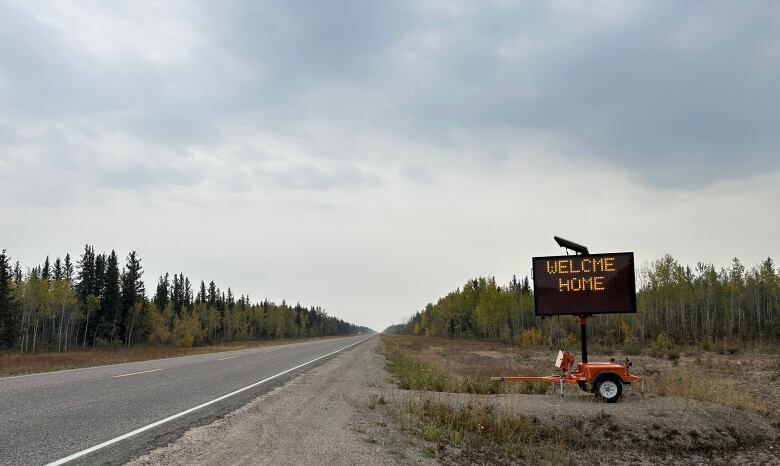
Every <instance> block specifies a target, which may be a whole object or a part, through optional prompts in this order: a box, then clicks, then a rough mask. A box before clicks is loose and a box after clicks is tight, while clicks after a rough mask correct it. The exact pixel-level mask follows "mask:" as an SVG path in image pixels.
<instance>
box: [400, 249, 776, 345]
mask: <svg viewBox="0 0 780 466" xmlns="http://www.w3.org/2000/svg"><path fill="white" fill-rule="evenodd" d="M637 287H638V290H637V312H636V313H635V314H610V315H599V316H594V317H593V318H591V319H589V320H588V332H589V334H588V335H589V338H590V339H591V341H594V342H596V343H598V344H602V345H608V346H612V345H623V346H626V347H637V346H645V345H648V344H667V345H668V344H680V345H700V346H702V347H704V348H708V347H714V346H717V345H724V344H729V345H735V344H742V343H754V344H761V345H763V344H767V345H775V344H777V343H780V270H777V269H776V268H775V265H774V262H773V261H772V259H771V258H767V259H766V260H764V261H762V262H761V263H760V264H759V265H757V266H755V267H751V268H746V267H745V266H744V265H743V264H742V263H741V262H740V261H739V259H736V258H735V259H733V261H732V263H731V265H730V266H729V267H728V268H721V269H716V267H715V266H714V265H712V264H705V263H701V262H700V263H698V264H697V265H696V266H695V267H693V268H692V267H690V266H684V265H682V264H680V263H679V262H678V261H676V260H675V259H674V258H673V257H672V256H670V255H666V256H664V257H662V258H660V259H657V260H655V261H653V262H652V263H650V264H648V265H646V266H644V267H642V268H640V269H639V270H638V271H637ZM386 331H387V332H391V333H404V334H411V335H429V336H441V337H462V338H478V339H485V340H493V341H502V342H506V343H515V344H519V345H524V344H545V345H549V346H551V347H563V348H571V347H574V345H576V343H577V341H578V331H579V330H578V323H577V319H576V318H574V317H571V316H560V317H557V316H556V317H553V318H546V319H542V318H540V317H536V316H535V315H534V298H533V290H532V286H531V284H530V283H529V279H528V277H525V278H523V279H522V280H518V279H517V278H516V277H513V278H512V280H511V281H510V282H509V284H508V285H505V286H501V285H497V284H496V280H495V278H492V277H480V278H476V279H473V280H469V281H468V282H467V283H466V284H465V285H463V288H459V289H457V290H455V291H453V292H451V293H449V294H448V295H447V296H444V297H443V298H441V299H439V300H438V301H437V302H436V303H435V304H433V303H430V304H428V305H427V306H425V308H424V309H422V310H420V311H419V312H417V313H415V314H414V315H413V316H412V317H411V318H410V319H409V320H408V321H406V322H405V323H403V324H399V325H396V326H393V327H391V328H389V329H388V330H386Z"/></svg>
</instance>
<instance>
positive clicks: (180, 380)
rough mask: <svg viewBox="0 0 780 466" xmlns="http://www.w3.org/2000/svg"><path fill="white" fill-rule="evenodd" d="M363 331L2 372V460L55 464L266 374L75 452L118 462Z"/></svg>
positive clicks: (88, 460) (93, 460)
mask: <svg viewBox="0 0 780 466" xmlns="http://www.w3.org/2000/svg"><path fill="white" fill-rule="evenodd" d="M364 339H366V336H365V335H363V336H357V337H347V338H338V339H328V340H315V341H307V342H303V343H294V344H289V345H278V346H266V347H262V348H253V349H246V350H238V351H229V352H222V353H211V354H203V355H197V356H185V357H180V358H169V359H159V360H154V361H142V362H134V363H128V364H117V365H112V366H101V367H93V368H85V369H75V370H68V371H60V372H51V373H43V374H31V375H23V376H16V377H5V378H0V464H14V465H17V464H46V463H50V462H54V461H57V460H60V459H63V458H66V457H68V456H69V455H72V454H74V453H77V452H81V451H83V450H86V449H89V448H91V447H94V446H96V445H99V444H101V443H103V442H106V441H109V440H112V439H115V438H116V437H119V436H122V435H124V434H127V433H130V432H133V431H135V430H138V429H140V428H144V427H146V426H149V425H150V424H153V423H155V422H157V421H160V420H163V419H165V418H168V417H170V416H174V415H177V414H179V413H182V412H183V411H186V410H189V409H191V408H193V407H196V406H199V405H201V404H204V403H208V402H211V401H213V400H214V399H216V398H219V397H222V396H225V395H227V394H230V393H232V392H234V391H236V390H240V389H242V388H245V387H248V386H250V385H253V384H256V383H257V382H260V381H263V380H265V379H267V378H269V377H273V379H272V380H268V381H266V382H263V383H261V384H258V385H256V386H254V387H251V388H248V389H246V390H244V391H242V392H240V393H238V394H235V395H232V396H230V397H228V398H226V399H223V400H220V401H218V402H215V403H212V404H210V405H208V406H206V407H203V408H201V409H198V410H196V411H194V412H191V413H188V414H186V415H183V416H181V417H178V418H176V419H173V420H171V421H168V422H165V423H163V424H161V425H158V426H155V427H153V428H150V429H148V430H146V431H144V432H141V433H138V434H135V435H133V436H131V437H129V438H126V439H123V440H121V441H118V442H115V443H113V444H111V445H109V446H106V447H104V448H101V449H99V450H97V451H94V452H91V453H89V454H88V455H85V456H82V457H80V458H77V459H75V460H74V463H76V464H79V463H81V464H117V463H122V462H124V461H126V460H128V459H130V458H133V457H136V456H138V455H140V454H142V453H144V452H146V451H148V450H150V449H151V448H154V447H157V446H160V445H164V444H167V443H168V442H170V441H172V440H174V439H176V438H178V437H179V436H180V435H181V434H182V433H184V432H185V431H186V430H188V429H189V428H191V427H193V426H195V425H202V424H206V423H209V422H211V421H213V420H214V419H215V418H217V417H220V416H222V415H224V414H225V413H227V412H230V411H232V410H234V409H236V408H237V407H239V406H241V405H243V404H244V403H246V402H248V401H249V400H251V399H253V398H255V397H256V396H258V395H260V394H262V393H265V392H267V391H268V390H270V389H272V388H274V387H275V386H278V385H280V384H282V383H284V382H285V381H286V380H289V379H290V378H292V377H295V376H296V375H298V374H300V373H301V372H302V371H305V370H307V369H308V368H310V367H312V366H313V365H314V364H318V363H321V362H323V361H325V360H327V359H328V358H329V357H337V356H338V353H336V354H333V355H331V356H327V357H325V358H322V359H319V360H318V361H315V362H313V363H311V364H308V365H305V366H303V367H300V368H297V369H294V368H296V366H299V365H301V364H305V363H307V362H309V361H312V360H313V359H316V358H320V357H322V356H325V355H328V354H329V353H333V352H334V351H338V350H340V349H342V348H345V347H347V346H349V345H352V344H356V343H358V342H360V341H362V340H364ZM290 369H293V370H290ZM285 371H287V372H285ZM282 372H285V373H284V374H282V375H278V374H280V373H282ZM274 376H276V377H274Z"/></svg>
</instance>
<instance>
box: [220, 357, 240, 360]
mask: <svg viewBox="0 0 780 466" xmlns="http://www.w3.org/2000/svg"><path fill="white" fill-rule="evenodd" d="M240 357H241V356H230V357H229V358H221V359H217V361H227V360H228V359H236V358H240Z"/></svg>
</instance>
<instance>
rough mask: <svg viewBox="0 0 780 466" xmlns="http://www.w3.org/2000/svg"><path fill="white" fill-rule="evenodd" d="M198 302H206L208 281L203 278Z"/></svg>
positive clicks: (196, 301)
mask: <svg viewBox="0 0 780 466" xmlns="http://www.w3.org/2000/svg"><path fill="white" fill-rule="evenodd" d="M195 303H196V304H205V303H206V283H205V282H204V281H203V280H201V281H200V291H198V298H197V299H196V300H195Z"/></svg>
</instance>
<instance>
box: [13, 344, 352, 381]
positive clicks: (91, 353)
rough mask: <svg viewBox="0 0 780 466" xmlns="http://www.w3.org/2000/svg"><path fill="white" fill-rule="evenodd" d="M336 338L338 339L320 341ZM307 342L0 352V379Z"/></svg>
mask: <svg viewBox="0 0 780 466" xmlns="http://www.w3.org/2000/svg"><path fill="white" fill-rule="evenodd" d="M327 338H338V337H323V339H327ZM307 340H311V338H305V339H304V338H287V339H280V340H256V341H242V342H233V343H224V344H220V345H209V346H198V347H193V348H179V347H172V346H134V347H132V348H121V347H120V348H116V347H104V348H95V349H79V350H75V351H68V352H64V353H58V352H47V353H34V354H30V353H18V352H0V377H4V376H9V375H21V374H32V373H38V372H51V371H57V370H63V369H77V368H81V367H91V366H103V365H108V364H122V363H127V362H137V361H148V360H151V359H164V358H173V357H177V356H191V355H195V354H206V353H217V352H220V351H233V350H240V349H248V348H257V347H262V346H271V345H283V344H288V343H295V342H300V341H307Z"/></svg>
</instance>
